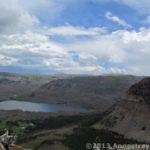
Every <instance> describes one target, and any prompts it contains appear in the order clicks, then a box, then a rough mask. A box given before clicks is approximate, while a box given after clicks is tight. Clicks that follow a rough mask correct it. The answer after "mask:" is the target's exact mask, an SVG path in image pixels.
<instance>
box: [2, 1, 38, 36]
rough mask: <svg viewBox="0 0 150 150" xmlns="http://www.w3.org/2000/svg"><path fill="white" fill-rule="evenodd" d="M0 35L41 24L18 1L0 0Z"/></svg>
mask: <svg viewBox="0 0 150 150" xmlns="http://www.w3.org/2000/svg"><path fill="white" fill-rule="evenodd" d="M0 10H1V15H0V33H15V32H19V31H22V30H26V29H27V28H31V27H32V26H34V25H36V24H38V23H39V21H38V19H37V18H36V16H34V15H31V14H30V13H29V12H28V11H27V10H26V9H24V7H23V6H22V5H21V4H20V1H18V0H0Z"/></svg>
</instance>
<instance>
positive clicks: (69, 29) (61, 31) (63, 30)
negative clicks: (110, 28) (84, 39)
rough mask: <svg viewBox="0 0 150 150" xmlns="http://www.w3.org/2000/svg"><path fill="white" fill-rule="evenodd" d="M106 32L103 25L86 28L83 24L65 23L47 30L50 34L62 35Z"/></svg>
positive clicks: (92, 34)
mask: <svg viewBox="0 0 150 150" xmlns="http://www.w3.org/2000/svg"><path fill="white" fill-rule="evenodd" d="M105 32H106V29H105V28H102V27H91V28H85V27H81V26H72V25H69V24H68V25H64V26H57V27H52V28H49V29H47V30H46V33H47V34H49V35H61V36H81V35H83V36H94V35H99V34H103V33H105Z"/></svg>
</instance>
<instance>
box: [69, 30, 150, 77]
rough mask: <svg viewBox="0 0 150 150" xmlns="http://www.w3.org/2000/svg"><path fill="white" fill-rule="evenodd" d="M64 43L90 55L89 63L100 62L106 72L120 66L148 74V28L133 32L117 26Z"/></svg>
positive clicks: (120, 67) (149, 40)
mask: <svg viewBox="0 0 150 150" xmlns="http://www.w3.org/2000/svg"><path fill="white" fill-rule="evenodd" d="M66 47H68V48H72V49H76V51H77V52H78V53H79V54H82V53H83V54H84V55H85V56H86V55H90V56H93V57H91V58H95V61H93V59H91V60H92V63H93V65H95V66H96V65H98V64H99V65H100V66H104V68H105V70H107V72H109V71H111V70H114V72H115V71H116V72H118V70H121V71H122V72H126V73H129V74H136V75H149V74H150V70H149V63H148V62H149V60H150V29H146V28H141V29H140V30H139V31H137V32H136V31H127V30H120V31H116V32H113V33H111V34H109V33H107V34H105V35H100V36H98V37H96V38H95V39H92V40H87V41H78V42H76V43H72V44H70V45H69V46H68V45H66ZM89 61H90V59H88V62H89ZM85 62H86V61H85ZM113 66H116V67H113ZM117 66H118V67H117ZM112 68H113V69H112ZM114 68H115V69H114ZM108 70H109V71H108ZM104 72H105V71H104Z"/></svg>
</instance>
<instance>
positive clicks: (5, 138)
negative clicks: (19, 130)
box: [0, 131, 25, 150]
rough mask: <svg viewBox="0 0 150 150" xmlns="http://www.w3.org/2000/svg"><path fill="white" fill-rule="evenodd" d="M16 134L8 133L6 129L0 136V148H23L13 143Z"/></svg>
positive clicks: (15, 149) (17, 149)
mask: <svg viewBox="0 0 150 150" xmlns="http://www.w3.org/2000/svg"><path fill="white" fill-rule="evenodd" d="M15 141H16V136H11V135H9V133H8V131H6V132H5V133H4V134H3V135H1V136H0V150H25V149H24V148H22V147H21V146H17V145H15V144H14V143H15Z"/></svg>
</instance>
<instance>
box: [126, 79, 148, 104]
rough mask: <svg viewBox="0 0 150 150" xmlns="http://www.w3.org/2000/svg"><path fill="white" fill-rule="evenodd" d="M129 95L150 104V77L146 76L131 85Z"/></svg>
mask: <svg viewBox="0 0 150 150" xmlns="http://www.w3.org/2000/svg"><path fill="white" fill-rule="evenodd" d="M127 95H128V97H129V98H133V99H135V100H137V101H139V102H145V103H147V104H150V78H145V79H143V80H142V81H140V82H139V83H137V84H134V85H133V86H131V88H130V89H129V90H128V92H127Z"/></svg>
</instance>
